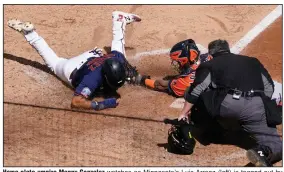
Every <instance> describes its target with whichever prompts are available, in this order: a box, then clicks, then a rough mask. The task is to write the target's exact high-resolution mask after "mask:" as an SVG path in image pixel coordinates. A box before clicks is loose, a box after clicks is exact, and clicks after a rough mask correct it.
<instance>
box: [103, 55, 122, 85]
mask: <svg viewBox="0 0 284 172" xmlns="http://www.w3.org/2000/svg"><path fill="white" fill-rule="evenodd" d="M102 73H103V76H104V79H105V81H106V83H107V85H108V86H109V87H110V88H111V89H115V90H116V89H118V88H119V87H121V86H122V85H123V84H124V82H125V79H126V74H125V69H124V65H123V64H122V63H121V62H120V61H119V60H118V59H116V58H109V59H106V60H105V61H104V63H103V65H102Z"/></svg>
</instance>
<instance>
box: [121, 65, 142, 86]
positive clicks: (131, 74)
mask: <svg viewBox="0 0 284 172" xmlns="http://www.w3.org/2000/svg"><path fill="white" fill-rule="evenodd" d="M124 68H125V72H126V81H127V82H128V83H130V84H132V83H133V82H134V80H135V78H136V76H138V75H139V73H138V71H137V69H136V67H135V66H132V65H131V64H129V63H128V61H126V62H125V64H124Z"/></svg>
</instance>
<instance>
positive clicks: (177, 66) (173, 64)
mask: <svg viewBox="0 0 284 172" xmlns="http://www.w3.org/2000/svg"><path fill="white" fill-rule="evenodd" d="M171 66H172V68H173V69H174V70H175V71H177V72H178V73H180V72H181V70H180V68H181V66H180V63H179V62H178V61H176V60H172V63H171Z"/></svg>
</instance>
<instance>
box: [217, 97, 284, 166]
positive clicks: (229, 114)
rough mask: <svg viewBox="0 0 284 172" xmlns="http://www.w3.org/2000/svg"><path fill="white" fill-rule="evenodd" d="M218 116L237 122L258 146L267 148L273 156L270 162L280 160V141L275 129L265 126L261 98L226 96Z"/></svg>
mask: <svg viewBox="0 0 284 172" xmlns="http://www.w3.org/2000/svg"><path fill="white" fill-rule="evenodd" d="M220 116H221V117H224V118H234V119H236V120H238V121H239V123H240V125H241V127H242V128H243V129H244V130H245V131H247V132H248V133H250V134H251V135H252V137H254V139H255V140H256V143H257V144H258V145H265V146H268V147H269V148H270V149H271V151H272V154H273V155H272V157H271V159H270V161H272V162H276V161H279V160H281V159H282V141H281V139H280V136H279V134H278V133H277V129H276V128H272V127H268V126H267V123H266V115H265V109H264V105H263V102H262V99H261V97H258V96H256V97H240V99H239V100H236V99H233V97H232V95H230V94H228V95H227V96H226V97H225V99H224V101H223V102H222V104H221V107H220ZM240 139H241V138H240Z"/></svg>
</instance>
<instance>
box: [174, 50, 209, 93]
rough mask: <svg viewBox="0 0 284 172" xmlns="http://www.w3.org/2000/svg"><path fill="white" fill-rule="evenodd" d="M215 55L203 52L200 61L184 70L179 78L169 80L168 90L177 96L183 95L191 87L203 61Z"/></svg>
mask: <svg viewBox="0 0 284 172" xmlns="http://www.w3.org/2000/svg"><path fill="white" fill-rule="evenodd" d="M212 58H213V57H212V56H211V55H209V54H207V53H206V54H201V55H200V56H199V59H198V61H197V62H196V63H195V64H193V65H191V66H190V68H189V69H188V70H186V71H185V72H182V75H180V76H179V78H177V79H173V80H171V81H170V82H169V85H168V90H169V92H170V93H171V94H173V95H175V96H177V97H183V95H184V92H185V90H186V89H187V87H189V86H190V85H191V84H192V83H193V81H194V79H195V71H196V69H197V68H198V67H199V65H200V64H201V63H204V62H207V61H209V60H211V59H212Z"/></svg>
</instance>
